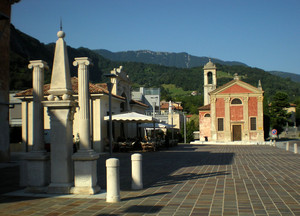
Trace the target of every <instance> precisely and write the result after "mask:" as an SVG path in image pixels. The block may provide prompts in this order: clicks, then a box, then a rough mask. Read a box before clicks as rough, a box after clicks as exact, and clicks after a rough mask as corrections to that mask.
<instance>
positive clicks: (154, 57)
mask: <svg viewBox="0 0 300 216" xmlns="http://www.w3.org/2000/svg"><path fill="white" fill-rule="evenodd" d="M93 51H94V52H96V53H97V54H99V55H101V56H103V57H104V58H107V59H109V60H111V61H119V62H142V63H146V64H157V65H163V66H168V67H177V68H193V67H199V66H203V65H205V64H206V63H207V62H208V59H209V58H208V57H197V56H193V55H189V54H188V53H185V52H182V53H171V52H153V51H150V50H138V51H124V52H111V51H109V50H105V49H97V50H93ZM211 60H212V61H213V62H214V63H217V64H222V65H229V66H232V65H239V66H247V65H246V64H244V63H241V62H237V61H222V60H220V59H216V58H211Z"/></svg>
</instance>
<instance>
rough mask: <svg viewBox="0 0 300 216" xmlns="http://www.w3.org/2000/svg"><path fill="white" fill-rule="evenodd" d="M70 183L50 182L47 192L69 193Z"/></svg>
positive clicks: (71, 185)
mask: <svg viewBox="0 0 300 216" xmlns="http://www.w3.org/2000/svg"><path fill="white" fill-rule="evenodd" d="M73 186H74V185H73V184H72V183H51V184H50V185H49V186H48V190H47V193H48V194H71V189H72V187H73Z"/></svg>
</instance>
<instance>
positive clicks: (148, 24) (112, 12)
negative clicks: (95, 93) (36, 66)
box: [12, 0, 300, 74]
mask: <svg viewBox="0 0 300 216" xmlns="http://www.w3.org/2000/svg"><path fill="white" fill-rule="evenodd" d="M60 17H62V20H63V30H64V31H65V32H66V37H65V40H66V42H67V44H68V45H69V46H72V47H75V48H78V47H87V48H90V49H108V50H110V51H113V52H115V51H127V50H142V49H143V50H145V49H147V50H152V51H163V52H187V53H189V54H191V55H195V56H209V57H213V58H219V59H221V60H225V61H241V62H243V63H246V64H248V65H249V66H252V67H258V68H262V69H264V70H280V71H285V72H292V73H297V74H300V1H299V0H85V1H82V0H21V2H19V3H17V4H14V5H13V7H12V24H14V25H15V27H16V28H17V29H19V30H21V31H23V32H24V33H26V34H29V35H31V36H33V37H35V38H36V39H38V40H40V41H41V42H43V43H51V42H55V41H56V40H57V36H56V33H57V31H58V30H59V23H60Z"/></svg>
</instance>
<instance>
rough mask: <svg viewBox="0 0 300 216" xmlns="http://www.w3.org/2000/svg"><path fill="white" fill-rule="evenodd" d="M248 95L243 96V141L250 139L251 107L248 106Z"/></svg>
mask: <svg viewBox="0 0 300 216" xmlns="http://www.w3.org/2000/svg"><path fill="white" fill-rule="evenodd" d="M248 100H249V98H248V97H243V103H244V104H243V118H244V132H243V139H242V140H243V141H249V138H250V135H249V111H248V109H249V107H248Z"/></svg>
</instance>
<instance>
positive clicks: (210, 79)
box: [207, 72, 213, 84]
mask: <svg viewBox="0 0 300 216" xmlns="http://www.w3.org/2000/svg"><path fill="white" fill-rule="evenodd" d="M212 79H213V74H212V72H208V73H207V84H213V80H212Z"/></svg>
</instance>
